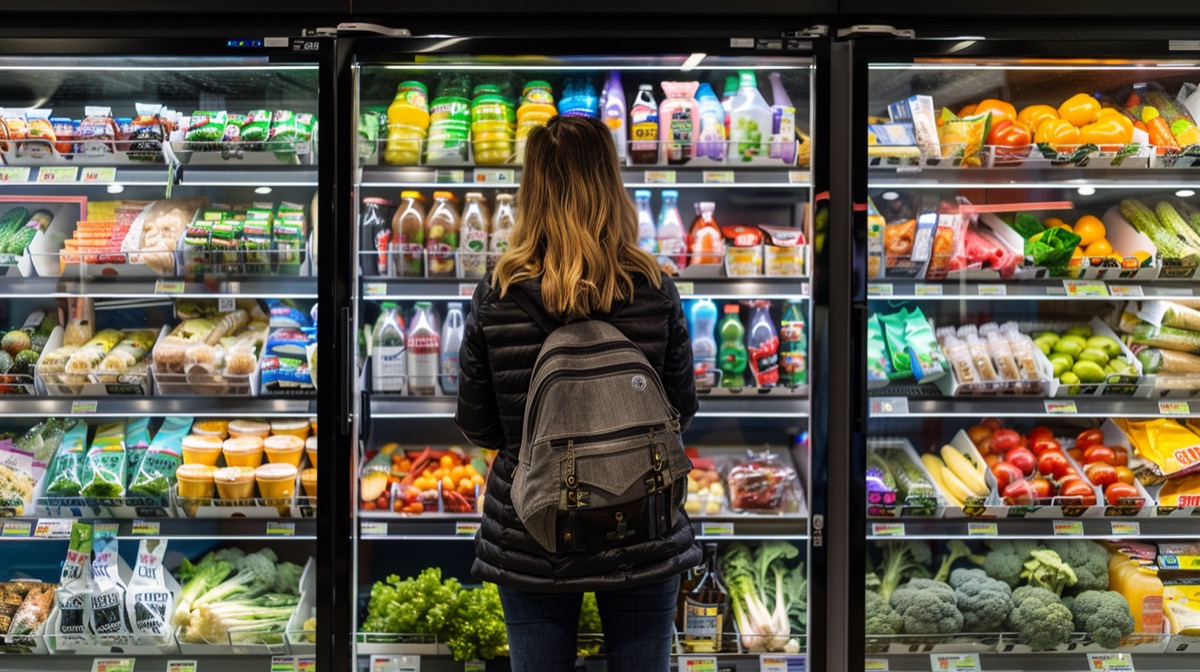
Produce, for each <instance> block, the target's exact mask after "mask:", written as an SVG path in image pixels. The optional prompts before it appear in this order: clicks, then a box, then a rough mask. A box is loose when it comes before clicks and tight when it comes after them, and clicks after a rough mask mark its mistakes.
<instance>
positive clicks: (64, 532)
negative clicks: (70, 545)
mask: <svg viewBox="0 0 1200 672" xmlns="http://www.w3.org/2000/svg"><path fill="white" fill-rule="evenodd" d="M73 524H74V521H73V520H71V519H70V518H38V519H37V525H35V526H34V528H33V536H35V537H37V538H38V539H70V538H71V526H72V525H73Z"/></svg>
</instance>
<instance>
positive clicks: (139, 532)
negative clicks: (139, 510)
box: [129, 520, 162, 537]
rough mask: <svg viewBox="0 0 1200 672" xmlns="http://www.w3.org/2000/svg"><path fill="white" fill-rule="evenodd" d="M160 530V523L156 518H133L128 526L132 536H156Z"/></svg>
mask: <svg viewBox="0 0 1200 672" xmlns="http://www.w3.org/2000/svg"><path fill="white" fill-rule="evenodd" d="M161 532H162V523H160V522H158V521H157V520H135V521H133V524H132V525H130V527H129V533H130V535H131V536H134V537H157V536H158V535H159V533H161Z"/></svg>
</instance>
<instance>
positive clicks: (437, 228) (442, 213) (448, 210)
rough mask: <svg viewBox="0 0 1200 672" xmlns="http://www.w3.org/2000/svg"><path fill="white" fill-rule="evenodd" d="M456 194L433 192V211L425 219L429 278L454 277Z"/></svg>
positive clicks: (456, 236)
mask: <svg viewBox="0 0 1200 672" xmlns="http://www.w3.org/2000/svg"><path fill="white" fill-rule="evenodd" d="M454 201H455V199H454V194H452V193H450V192H448V191H435V192H433V210H432V211H430V213H429V217H427V218H426V219H425V251H426V255H427V256H426V258H427V259H428V264H427V266H428V271H429V273H428V275H429V277H431V278H432V277H439V278H449V277H453V276H454V255H455V251H456V250H457V249H458V221H459V220H458V207H457V206H456V205H455V204H454Z"/></svg>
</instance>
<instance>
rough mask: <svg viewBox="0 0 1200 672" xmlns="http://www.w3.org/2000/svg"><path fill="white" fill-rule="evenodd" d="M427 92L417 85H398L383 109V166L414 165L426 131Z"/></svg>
mask: <svg viewBox="0 0 1200 672" xmlns="http://www.w3.org/2000/svg"><path fill="white" fill-rule="evenodd" d="M428 98H429V90H428V89H426V88H425V85H424V84H422V83H420V82H413V81H407V82H400V84H399V85H398V86H397V87H396V97H395V98H393V99H392V104H391V105H389V106H388V109H387V124H388V128H387V145H386V146H385V147H384V150H383V160H384V162H385V163H391V164H394V165H416V164H417V163H420V161H421V150H422V145H423V144H424V142H425V136H426V133H427V131H428V129H429V102H428Z"/></svg>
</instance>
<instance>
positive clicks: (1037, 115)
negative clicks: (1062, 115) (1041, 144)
mask: <svg viewBox="0 0 1200 672" xmlns="http://www.w3.org/2000/svg"><path fill="white" fill-rule="evenodd" d="M1057 118H1058V110H1056V109H1054V108H1053V107H1050V106H1049V105H1030V106H1028V107H1026V108H1025V109H1023V110H1021V112H1020V114H1018V115H1017V121H1019V122H1021V123H1022V124H1025V125H1026V126H1027V127H1029V128H1030V129H1031V130H1033V131H1034V132H1036V131H1037V129H1038V127H1039V126H1041V125H1042V122H1043V121H1045V120H1047V119H1057Z"/></svg>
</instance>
